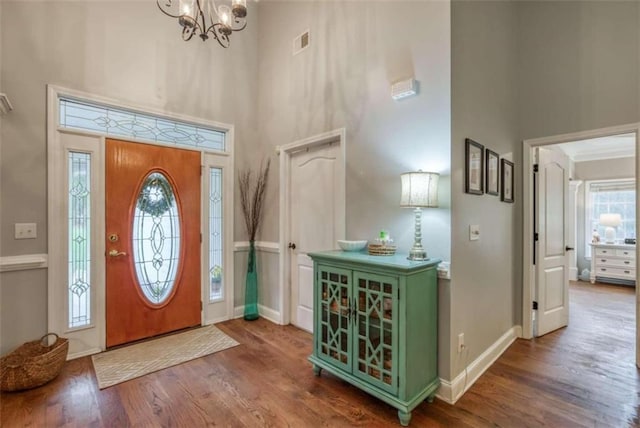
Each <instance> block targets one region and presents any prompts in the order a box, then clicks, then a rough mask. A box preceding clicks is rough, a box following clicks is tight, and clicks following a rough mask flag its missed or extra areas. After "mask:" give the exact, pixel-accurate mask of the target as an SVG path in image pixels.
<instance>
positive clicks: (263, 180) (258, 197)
mask: <svg viewBox="0 0 640 428" xmlns="http://www.w3.org/2000/svg"><path fill="white" fill-rule="evenodd" d="M270 166H271V160H270V159H269V160H267V163H266V165H264V164H263V163H262V162H261V163H260V170H259V171H258V177H257V180H256V183H255V184H254V183H253V181H254V180H253V174H252V173H251V170H249V169H246V170H243V171H240V172H238V182H239V185H240V205H241V207H242V215H243V216H244V222H245V225H246V226H247V233H248V234H249V240H250V241H255V239H256V233H257V232H258V227H259V226H260V218H261V216H262V207H263V205H264V197H265V194H266V189H267V178H268V176H269V167H270Z"/></svg>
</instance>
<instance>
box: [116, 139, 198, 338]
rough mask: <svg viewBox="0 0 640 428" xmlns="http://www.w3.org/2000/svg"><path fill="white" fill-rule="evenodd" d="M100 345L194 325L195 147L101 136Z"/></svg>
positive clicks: (196, 238) (196, 190)
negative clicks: (103, 259) (104, 332)
mask: <svg viewBox="0 0 640 428" xmlns="http://www.w3.org/2000/svg"><path fill="white" fill-rule="evenodd" d="M105 175H106V201H105V212H106V234H107V236H106V247H105V248H106V259H107V260H106V318H107V327H106V329H107V338H106V339H107V341H106V342H107V347H109V346H115V345H120V344H122V343H127V342H132V341H135V340H138V339H143V338H147V337H152V336H156V335H159V334H163V333H167V332H171V331H175V330H179V329H182V328H186V327H192V326H197V325H200V323H201V307H200V294H201V293H200V290H201V286H200V153H199V152H194V151H190V150H182V149H174V148H168V147H159V146H153V145H148V144H138V143H131V142H126V141H119V140H113V139H107V141H106V171H105Z"/></svg>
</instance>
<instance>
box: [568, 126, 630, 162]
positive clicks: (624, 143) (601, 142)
mask: <svg viewBox="0 0 640 428" xmlns="http://www.w3.org/2000/svg"><path fill="white" fill-rule="evenodd" d="M557 147H558V148H560V149H561V150H562V151H563V152H564V153H566V155H567V156H569V157H570V158H571V160H573V161H574V162H585V161H593V160H604V159H615V158H626V157H632V156H635V153H636V137H635V134H633V133H631V134H620V135H612V136H609V137H600V138H591V139H589V140H580V141H572V142H569V143H561V144H558V145H557Z"/></svg>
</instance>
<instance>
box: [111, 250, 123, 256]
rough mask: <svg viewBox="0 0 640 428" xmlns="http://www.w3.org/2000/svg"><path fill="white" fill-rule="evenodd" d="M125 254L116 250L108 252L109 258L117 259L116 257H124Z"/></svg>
mask: <svg viewBox="0 0 640 428" xmlns="http://www.w3.org/2000/svg"><path fill="white" fill-rule="evenodd" d="M126 255H127V253H125V252H124V251H118V250H111V251H109V256H110V257H118V256H126Z"/></svg>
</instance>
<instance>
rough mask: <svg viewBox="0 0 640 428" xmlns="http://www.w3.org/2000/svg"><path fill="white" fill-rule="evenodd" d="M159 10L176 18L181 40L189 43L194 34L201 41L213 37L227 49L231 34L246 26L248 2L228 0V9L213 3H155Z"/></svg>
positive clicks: (183, 0) (161, 0) (186, 0)
mask: <svg viewBox="0 0 640 428" xmlns="http://www.w3.org/2000/svg"><path fill="white" fill-rule="evenodd" d="M156 3H157V4H158V8H159V9H160V10H161V11H162V13H164V14H165V15H168V16H170V17H172V18H178V23H179V24H180V26H181V27H182V39H183V40H185V41H188V40H191V38H192V37H193V36H194V34H197V35H198V36H200V38H201V39H202V41H205V40H207V39H208V38H209V37H213V38H214V39H215V40H217V42H218V43H220V46H222V47H223V48H227V47H229V36H230V35H231V33H232V32H233V31H241V30H244V27H246V26H247V19H246V17H247V1H246V0H231V7H229V6H228V5H226V4H221V5H220V6H218V7H216V3H215V1H214V0H156Z"/></svg>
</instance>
